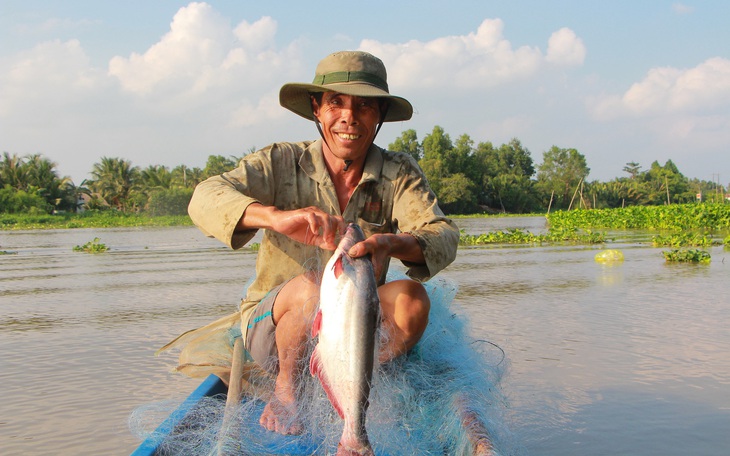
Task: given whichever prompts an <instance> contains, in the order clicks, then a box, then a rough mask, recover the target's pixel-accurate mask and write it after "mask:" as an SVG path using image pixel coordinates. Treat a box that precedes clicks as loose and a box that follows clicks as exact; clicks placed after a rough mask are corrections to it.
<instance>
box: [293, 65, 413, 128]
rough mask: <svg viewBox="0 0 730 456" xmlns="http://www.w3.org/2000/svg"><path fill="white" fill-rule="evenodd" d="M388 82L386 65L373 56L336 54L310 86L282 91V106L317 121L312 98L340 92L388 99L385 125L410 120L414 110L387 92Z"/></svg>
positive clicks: (322, 66)
mask: <svg viewBox="0 0 730 456" xmlns="http://www.w3.org/2000/svg"><path fill="white" fill-rule="evenodd" d="M387 78H388V76H387V74H386V73H385V65H383V62H382V61H381V60H380V59H379V58H377V57H375V56H374V55H372V54H368V53H367V52H361V51H340V52H335V53H333V54H330V55H328V56H327V57H325V58H324V59H322V60H321V61H320V62H319V64H318V65H317V69H316V71H315V75H314V81H312V83H311V84H305V83H290V84H284V85H283V86H282V87H281V90H280V91H279V103H280V104H281V105H282V106H283V107H285V108H286V109H288V110H290V111H292V112H294V113H295V114H299V115H300V116H302V117H304V118H305V119H309V120H314V115H313V114H312V103H311V101H310V98H309V96H310V94H311V93H316V92H338V93H343V94H345V95H354V96H358V97H378V98H383V99H387V100H388V101H389V102H390V105H389V108H388V112H387V113H386V115H385V119H383V121H384V122H397V121H399V120H408V119H410V118H411V116H412V115H413V106H411V104H410V103H409V102H408V100H406V99H405V98H401V97H396V96H395V95H391V94H390V93H389V92H388V81H387Z"/></svg>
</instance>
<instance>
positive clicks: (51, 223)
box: [0, 210, 193, 230]
mask: <svg viewBox="0 0 730 456" xmlns="http://www.w3.org/2000/svg"><path fill="white" fill-rule="evenodd" d="M192 224H193V223H192V221H191V220H190V217H188V216H187V215H177V216H162V217H151V216H148V215H143V214H130V213H124V212H119V211H115V210H107V211H86V212H82V213H78V214H73V213H64V214H57V215H50V214H42V215H31V214H0V229H3V230H34V229H64V228H113V227H134V226H190V225H192Z"/></svg>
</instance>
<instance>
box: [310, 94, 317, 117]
mask: <svg viewBox="0 0 730 456" xmlns="http://www.w3.org/2000/svg"><path fill="white" fill-rule="evenodd" d="M309 102H310V103H311V105H312V115H313V116H314V117H317V118H319V103H317V98H316V97H315V96H314V95H310V96H309Z"/></svg>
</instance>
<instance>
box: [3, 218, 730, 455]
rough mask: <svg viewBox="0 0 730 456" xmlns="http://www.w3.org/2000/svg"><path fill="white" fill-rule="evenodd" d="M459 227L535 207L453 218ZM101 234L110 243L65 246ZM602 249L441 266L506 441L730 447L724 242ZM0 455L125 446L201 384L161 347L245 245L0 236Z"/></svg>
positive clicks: (696, 451) (173, 238)
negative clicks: (601, 256) (484, 344)
mask: <svg viewBox="0 0 730 456" xmlns="http://www.w3.org/2000/svg"><path fill="white" fill-rule="evenodd" d="M458 224H459V225H460V227H462V228H464V229H465V230H466V231H467V232H468V233H471V234H478V233H482V232H486V231H489V230H493V229H505V228H510V227H515V228H521V229H527V230H530V231H532V232H540V231H541V230H544V228H545V227H544V220H543V219H541V218H514V219H513V218H500V219H468V220H458ZM94 237H99V238H100V239H101V242H102V243H104V244H106V245H107V246H109V247H110V251H109V252H108V253H105V254H99V255H90V254H84V253H78V252H73V251H72V248H73V247H74V246H76V245H82V244H84V243H86V242H88V241H90V240H92V239H93V238H94ZM617 239H619V240H618V241H617V242H615V243H612V244H611V248H618V249H620V250H622V251H623V253H624V255H625V261H624V262H623V263H621V264H618V265H613V266H611V265H601V264H598V263H596V262H595V261H594V260H593V257H594V255H595V254H596V253H597V252H598V249H599V248H600V247H596V246H542V247H540V246H492V247H488V248H468V249H460V251H459V255H458V257H457V260H456V262H455V263H454V264H453V265H451V266H450V267H449V268H448V269H447V270H446V271H444V272H443V273H442V274H443V275H444V276H446V277H448V278H451V279H453V280H454V281H456V282H457V284H458V285H459V294H458V295H457V297H456V300H455V303H454V304H455V306H457V307H458V308H459V309H460V310H461V311H462V312H464V313H465V314H467V315H468V317H469V319H470V321H471V332H472V333H473V334H474V336H475V337H477V338H480V339H486V340H489V341H491V342H494V343H496V344H498V345H499V346H500V347H502V348H503V349H504V350H505V352H506V354H507V358H508V362H509V368H508V371H507V374H506V375H505V377H504V378H503V381H502V388H503V390H504V393H505V394H506V396H507V398H508V404H507V409H506V411H505V413H506V418H505V419H506V420H507V423H506V425H507V426H508V427H509V429H510V430H511V432H512V437H511V442H510V446H511V450H513V451H514V452H515V453H517V454H525V455H587V454H590V455H604V454H605V455H616V454H640V455H654V454H657V455H659V454H662V455H687V454H693V455H717V454H724V453H726V451H727V448H729V447H730V435H728V433H727V429H728V428H730V394H728V391H730V354H728V347H729V346H730V332H729V331H728V330H727V328H728V327H730V309H728V305H727V302H728V301H727V292H728V279H730V271H729V270H728V268H729V267H730V264H728V262H730V258H727V257H730V252H728V251H724V250H722V249H721V248H719V247H715V248H713V249H711V254H712V263H711V264H710V265H688V264H677V265H673V264H666V263H665V262H664V259H663V257H662V255H661V250H662V249H656V248H652V247H650V246H648V245H647V244H646V243H642V242H639V240H641V239H642V238H641V236H639V237H637V236H636V234H635V233H618V234H617ZM0 251H10V252H17V253H16V254H12V255H2V256H0V366H1V367H0V382H1V383H0V384H1V385H2V386H1V389H0V453H2V454H10V455H14V454H18V455H20V454H23V455H33V454H128V453H129V452H131V451H132V450H133V449H134V448H135V446H136V445H137V444H138V443H139V442H138V441H137V439H136V438H135V437H134V436H132V435H131V433H130V431H129V429H128V427H127V419H128V417H129V415H130V413H131V412H132V410H134V409H135V408H137V407H139V406H141V405H143V404H147V403H150V402H153V401H164V400H172V401H179V400H181V399H182V398H183V397H184V396H185V395H187V394H188V393H189V392H190V391H191V390H192V389H193V388H194V387H195V386H196V385H197V383H198V382H197V381H196V380H191V379H188V378H185V377H183V376H180V375H177V374H171V373H169V372H168V371H169V370H170V369H171V368H172V367H173V366H174V365H175V361H176V360H175V359H174V358H175V357H174V356H173V355H171V354H166V355H163V356H162V357H160V358H155V357H154V356H153V352H154V350H155V349H157V348H159V347H160V346H161V345H163V344H164V343H166V342H168V341H169V340H170V339H171V338H173V337H175V336H176V335H177V334H179V333H180V332H182V331H185V330H187V329H191V328H194V327H197V326H200V325H202V324H204V323H208V322H210V321H211V320H212V319H214V318H217V317H218V316H221V315H224V314H226V313H229V312H231V311H232V310H233V309H235V308H236V306H237V303H238V299H239V295H240V293H241V290H242V287H243V285H244V284H245V283H246V282H247V281H248V279H249V278H250V275H251V273H252V272H253V265H254V261H255V253H254V252H251V251H250V250H247V249H244V250H242V251H238V252H232V251H230V250H228V249H226V248H225V247H223V246H222V245H221V244H220V243H218V242H217V241H215V240H212V239H207V238H205V237H203V236H202V234H200V233H199V232H198V231H197V230H196V229H195V228H187V227H185V228H164V229H150V228H144V229H105V230H91V229H89V230H57V231H31V232H0Z"/></svg>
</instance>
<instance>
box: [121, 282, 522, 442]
mask: <svg viewBox="0 0 730 456" xmlns="http://www.w3.org/2000/svg"><path fill="white" fill-rule="evenodd" d="M395 278H399V277H395ZM424 286H426V288H427V291H428V293H429V296H430V298H431V313H430V318H429V324H428V327H427V329H426V332H425V333H424V335H423V338H422V339H421V341H420V342H419V343H418V345H417V346H416V347H415V349H414V350H412V351H411V352H410V353H409V354H408V355H406V356H402V357H400V358H398V359H396V360H394V361H391V362H388V363H385V364H382V365H380V366H378V368H377V370H376V371H375V372H374V374H373V387H372V390H371V393H370V407H369V409H368V412H367V423H366V427H367V432H368V436H369V438H370V442H371V444H372V445H373V448H374V450H375V453H376V454H377V455H387V454H422V455H429V454H434V455H436V454H438V455H443V454H449V455H453V454H472V453H474V447H475V445H481V444H483V443H484V441H479V439H480V438H483V440H485V439H486V440H488V441H489V442H490V443H489V445H493V446H494V448H500V447H501V446H503V445H502V444H503V443H505V442H506V440H507V439H506V434H507V429H506V427H505V424H504V423H505V420H504V419H503V416H502V414H503V411H504V410H505V403H504V398H503V397H502V396H501V394H500V390H499V382H500V379H501V377H502V375H503V374H504V372H505V369H506V361H505V357H504V352H503V351H502V350H501V349H500V348H499V347H497V346H496V345H494V344H491V343H489V342H486V341H482V340H476V339H474V338H472V337H471V336H470V335H469V328H468V324H467V321H466V319H465V318H463V317H462V316H461V315H460V312H458V309H454V308H453V307H455V306H453V305H452V301H453V299H454V297H455V295H456V291H457V288H456V285H455V284H454V283H453V282H452V281H450V280H447V279H441V278H435V279H432V280H431V281H429V282H427V283H425V284H424ZM311 345H312V346H313V343H312V344H311ZM305 372H308V371H306V370H305ZM299 388H300V391H299V393H300V394H299V396H300V398H301V400H300V402H299V413H298V417H297V418H298V419H299V420H300V421H301V422H302V424H303V425H304V429H305V431H304V433H303V434H301V435H298V436H282V435H279V434H276V433H273V432H268V431H266V430H265V429H264V428H263V427H261V426H260V425H259V424H258V420H259V416H260V415H261V412H262V411H263V408H264V405H265V400H266V397H260V396H257V395H256V393H255V391H249V395H248V396H247V397H246V399H245V400H244V401H243V402H242V403H241V404H240V405H239V406H238V409H237V410H236V413H235V418H234V419H233V420H230V421H229V422H228V428H227V429H222V422H223V413H224V408H225V396H224V395H219V396H216V397H212V398H205V399H204V400H203V401H201V402H199V403H198V405H197V406H195V407H194V408H193V409H192V410H191V411H190V413H189V414H188V415H187V416H186V419H185V424H184V425H183V426H179V427H178V428H177V429H175V431H174V432H173V433H172V434H170V435H155V426H156V423H159V422H160V421H161V420H162V419H163V417H164V416H166V415H167V414H169V413H170V412H171V411H172V409H174V408H175V407H176V406H177V404H173V403H171V402H170V401H165V402H159V403H155V404H147V405H145V406H142V407H139V408H138V409H136V410H135V411H134V412H133V413H132V415H131V417H130V428H131V430H132V432H133V433H134V434H136V435H137V436H138V437H140V438H142V439H144V438H151V439H153V440H157V441H158V442H159V443H160V450H161V451H160V454H166V455H168V454H169V455H191V454H218V453H220V454H246V455H254V454H330V453H331V454H334V453H335V452H336V449H337V443H338V442H339V440H340V436H341V434H342V425H343V421H342V420H341V419H340V417H339V415H337V413H336V412H335V411H334V409H333V408H332V405H331V404H330V403H329V401H328V399H327V396H326V394H325V393H324V391H323V389H322V387H321V385H320V384H319V382H318V380H317V379H316V378H313V377H310V376H309V375H305V376H304V377H303V381H302V382H301V383H300V386H299ZM487 434H488V435H487ZM500 450H501V451H500V454H504V453H505V450H506V449H503V448H500ZM506 452H507V453H509V451H506ZM485 454H487V453H485ZM488 454H496V452H495V453H488Z"/></svg>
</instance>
